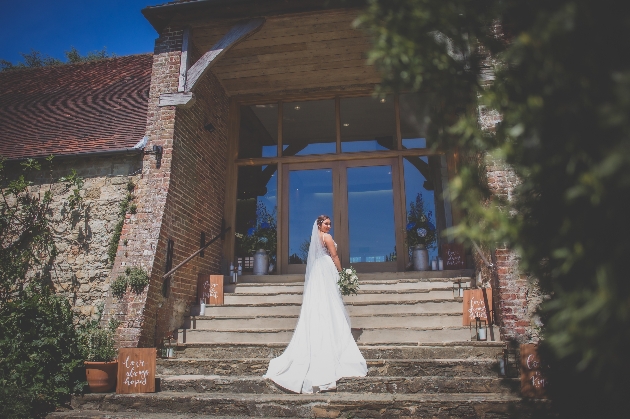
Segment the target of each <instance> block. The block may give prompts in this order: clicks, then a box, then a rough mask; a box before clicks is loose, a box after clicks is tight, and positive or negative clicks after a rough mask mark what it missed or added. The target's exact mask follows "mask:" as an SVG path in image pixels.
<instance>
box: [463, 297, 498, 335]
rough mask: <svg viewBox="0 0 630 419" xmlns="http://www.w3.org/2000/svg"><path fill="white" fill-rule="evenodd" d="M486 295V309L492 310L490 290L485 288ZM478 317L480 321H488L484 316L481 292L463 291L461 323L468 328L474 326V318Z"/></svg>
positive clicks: (484, 310) (484, 308)
mask: <svg viewBox="0 0 630 419" xmlns="http://www.w3.org/2000/svg"><path fill="white" fill-rule="evenodd" d="M486 295H487V296H488V309H489V310H491V309H492V289H491V288H486ZM476 317H479V318H480V319H482V320H485V321H488V317H487V316H486V305H485V303H484V300H483V290H481V289H480V288H479V289H474V290H464V311H463V322H462V324H463V325H464V326H468V325H470V324H471V323H472V324H473V325H474V324H475V318H476Z"/></svg>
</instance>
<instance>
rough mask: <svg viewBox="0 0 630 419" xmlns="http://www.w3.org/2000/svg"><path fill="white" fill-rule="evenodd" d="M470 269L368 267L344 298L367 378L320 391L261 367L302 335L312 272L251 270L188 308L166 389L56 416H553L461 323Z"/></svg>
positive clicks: (165, 364)
mask: <svg viewBox="0 0 630 419" xmlns="http://www.w3.org/2000/svg"><path fill="white" fill-rule="evenodd" d="M470 275H471V272H470V271H441V272H412V273H398V274H396V273H391V274H390V273H381V274H363V275H361V291H360V293H359V295H356V296H350V297H344V300H345V301H346V304H347V309H348V312H349V314H350V316H351V320H352V328H353V330H352V332H353V335H354V337H355V339H356V341H357V343H358V345H359V348H360V349H361V352H362V353H363V356H364V357H365V359H366V361H367V364H368V376H367V377H365V378H344V379H342V380H340V381H339V382H338V383H337V391H336V392H329V393H322V394H314V395H301V394H300V395H296V394H289V393H287V392H286V391H285V390H283V389H281V388H279V387H277V386H276V385H275V384H274V383H273V382H270V381H267V380H263V379H262V377H261V376H262V375H263V374H264V373H265V372H266V370H267V366H268V363H269V360H270V359H271V358H273V357H276V356H278V355H279V354H280V353H282V351H283V350H284V348H285V347H286V345H287V343H288V342H289V340H290V338H291V335H292V332H293V329H294V327H295V325H296V323H297V318H298V315H299V310H300V304H301V299H302V288H303V287H302V284H301V283H300V282H299V281H300V280H301V279H302V278H303V276H299V275H284V276H274V277H262V279H265V280H275V281H278V282H276V283H269V282H266V283H258V282H255V281H257V280H259V279H261V277H241V279H242V280H243V281H242V282H240V283H239V284H238V285H226V294H225V305H223V306H214V307H206V313H205V316H190V317H188V318H186V321H185V325H184V328H183V329H181V330H179V331H178V342H179V345H180V346H179V350H178V352H177V358H175V359H160V360H158V366H157V374H158V377H159V379H160V385H159V387H160V391H159V392H157V393H154V394H136V395H116V394H86V395H85V396H82V397H74V398H73V400H72V406H73V408H74V410H72V411H69V412H56V413H53V414H51V415H50V416H49V417H51V418H57V417H67V418H105V417H106V418H154V419H159V418H169V419H173V418H179V417H181V418H184V417H186V418H202V417H222V418H248V417H266V418H274V417H276V418H279V417H283V418H286V417H291V418H298V417H300V418H301V417H318V418H407V417H432V418H433V417H435V418H539V417H543V416H544V415H545V412H546V411H547V409H548V406H547V403H545V402H542V401H535V402H531V401H525V400H522V399H521V398H520V397H519V396H518V389H519V381H518V380H517V379H501V378H498V368H497V362H496V356H497V354H499V353H500V352H501V349H502V344H501V342H490V341H488V342H471V341H470V331H469V328H468V327H467V326H466V327H463V326H462V325H461V324H462V320H461V315H462V312H461V311H462V303H461V299H460V298H453V293H452V284H453V282H454V281H457V280H458V279H463V280H468V281H469V280H470ZM495 336H497V337H498V333H496V334H495ZM180 415H181V416H180Z"/></svg>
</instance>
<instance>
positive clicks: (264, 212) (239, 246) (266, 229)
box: [236, 165, 278, 272]
mask: <svg viewBox="0 0 630 419" xmlns="http://www.w3.org/2000/svg"><path fill="white" fill-rule="evenodd" d="M277 172H278V170H277V166H276V165H267V166H242V167H239V169H238V189H237V194H238V195H237V199H236V257H237V259H239V260H240V261H242V262H243V268H244V270H245V271H246V272H247V271H251V268H252V266H251V257H252V255H253V254H254V252H255V251H256V250H258V249H264V250H265V251H267V253H268V254H269V262H270V264H273V265H276V254H277V246H278V240H277V212H276V211H277V196H278V176H277ZM274 267H275V266H274Z"/></svg>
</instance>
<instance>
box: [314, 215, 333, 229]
mask: <svg viewBox="0 0 630 419" xmlns="http://www.w3.org/2000/svg"><path fill="white" fill-rule="evenodd" d="M326 220H330V217H329V216H327V215H325V214H322V215H320V216H319V217H317V228H318V229H320V230H321V229H322V224H323V223H324V221H326Z"/></svg>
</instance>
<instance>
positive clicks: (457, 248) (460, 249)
mask: <svg viewBox="0 0 630 419" xmlns="http://www.w3.org/2000/svg"><path fill="white" fill-rule="evenodd" d="M442 260H443V261H444V270H445V271H447V270H455V269H464V268H465V267H466V253H464V246H462V245H461V244H457V243H448V244H443V245H442Z"/></svg>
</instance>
